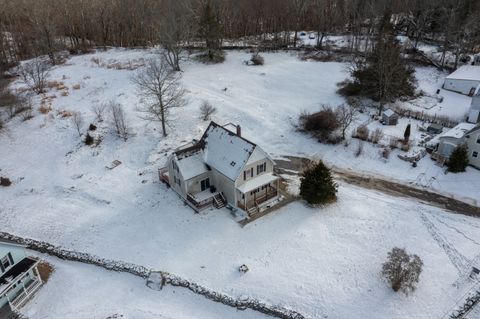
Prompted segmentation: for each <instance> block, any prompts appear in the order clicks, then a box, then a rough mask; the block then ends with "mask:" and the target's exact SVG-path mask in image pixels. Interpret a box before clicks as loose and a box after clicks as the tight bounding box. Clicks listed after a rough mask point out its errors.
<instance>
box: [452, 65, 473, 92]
mask: <svg viewBox="0 0 480 319" xmlns="http://www.w3.org/2000/svg"><path fill="white" fill-rule="evenodd" d="M478 85H480V66H478V65H464V66H461V67H459V68H458V69H457V70H456V71H455V72H453V73H452V74H450V75H449V76H447V77H446V78H445V82H444V83H443V88H444V89H445V90H450V91H454V92H458V93H461V94H467V95H473V93H474V92H475V89H476V88H477V87H478Z"/></svg>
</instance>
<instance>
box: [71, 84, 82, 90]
mask: <svg viewBox="0 0 480 319" xmlns="http://www.w3.org/2000/svg"><path fill="white" fill-rule="evenodd" d="M72 89H74V90H80V84H79V83H77V84H75V85H74V86H72Z"/></svg>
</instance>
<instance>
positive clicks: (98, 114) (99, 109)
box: [92, 103, 107, 122]
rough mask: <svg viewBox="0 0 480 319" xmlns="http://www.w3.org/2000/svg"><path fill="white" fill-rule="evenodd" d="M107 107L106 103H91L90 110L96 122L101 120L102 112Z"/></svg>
mask: <svg viewBox="0 0 480 319" xmlns="http://www.w3.org/2000/svg"><path fill="white" fill-rule="evenodd" d="M106 108H107V104H106V103H101V104H94V105H92V112H93V113H94V114H95V118H96V120H97V121H98V122H103V114H104V113H105V109H106Z"/></svg>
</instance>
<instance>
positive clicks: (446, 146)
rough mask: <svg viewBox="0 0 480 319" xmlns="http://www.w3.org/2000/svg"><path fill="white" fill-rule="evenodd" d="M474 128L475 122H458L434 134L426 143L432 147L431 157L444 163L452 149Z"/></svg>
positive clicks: (463, 140)
mask: <svg viewBox="0 0 480 319" xmlns="http://www.w3.org/2000/svg"><path fill="white" fill-rule="evenodd" d="M474 128H475V124H471V123H460V124H458V125H457V126H455V127H454V128H452V129H450V130H448V131H447V132H445V133H442V134H440V135H438V136H436V137H435V138H434V139H432V140H431V141H430V142H429V143H428V144H429V145H431V146H432V148H433V152H432V158H433V159H434V160H436V161H438V162H439V163H441V164H442V165H443V164H445V163H446V162H447V161H448V159H449V158H450V155H452V152H453V150H455V148H457V146H459V145H461V144H464V143H465V142H466V141H465V136H466V135H467V134H468V133H469V132H470V131H471V130H472V129H474Z"/></svg>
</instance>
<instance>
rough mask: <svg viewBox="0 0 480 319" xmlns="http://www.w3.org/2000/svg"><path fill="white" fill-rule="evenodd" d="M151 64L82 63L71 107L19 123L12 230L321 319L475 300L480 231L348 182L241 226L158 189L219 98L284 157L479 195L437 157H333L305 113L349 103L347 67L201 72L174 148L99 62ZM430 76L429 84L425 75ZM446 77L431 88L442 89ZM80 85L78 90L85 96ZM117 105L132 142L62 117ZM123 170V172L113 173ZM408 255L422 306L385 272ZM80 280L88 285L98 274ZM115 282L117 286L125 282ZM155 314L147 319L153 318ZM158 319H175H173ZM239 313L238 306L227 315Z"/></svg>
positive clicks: (195, 75) (58, 102) (64, 77)
mask: <svg viewBox="0 0 480 319" xmlns="http://www.w3.org/2000/svg"><path fill="white" fill-rule="evenodd" d="M148 55H149V53H148V52H146V51H142V50H113V51H109V52H104V53H96V54H92V55H84V56H77V57H73V58H71V59H70V60H68V61H67V64H66V65H63V66H58V67H56V68H55V69H54V70H53V71H52V73H51V79H52V80H57V81H63V82H65V84H66V85H67V86H68V87H69V88H70V89H69V95H68V96H62V95H61V94H60V93H59V92H56V91H55V90H52V91H51V92H50V93H49V94H48V95H52V94H55V95H56V97H55V98H54V99H53V100H52V101H53V102H52V111H50V112H49V113H48V114H46V115H44V114H39V113H38V112H35V117H34V118H33V119H31V120H29V121H27V122H20V120H18V119H17V120H14V122H12V123H9V124H7V131H6V132H5V133H3V134H2V135H0V155H1V156H0V168H1V171H0V173H1V174H2V175H8V176H9V177H10V178H11V179H12V181H13V183H14V184H13V185H12V186H10V187H8V188H2V189H1V190H0V225H1V227H0V228H1V230H2V231H7V232H11V233H14V234H16V235H19V236H25V237H31V238H35V239H39V240H45V241H49V242H51V243H53V244H57V245H62V246H64V247H65V248H68V249H75V250H79V251H84V252H89V253H93V254H97V255H100V256H102V257H105V258H111V259H119V260H123V261H129V262H133V263H136V264H140V265H143V266H146V267H151V268H152V269H157V270H165V271H170V272H172V273H175V274H178V275H181V276H183V277H185V278H189V279H192V280H194V281H196V282H198V283H199V284H202V285H204V286H206V287H210V288H213V289H216V290H219V291H222V292H225V293H227V294H230V295H232V296H235V297H238V296H241V295H249V296H254V297H257V298H259V299H261V300H264V301H267V302H269V303H272V304H276V303H279V304H283V305H287V306H290V307H292V308H294V309H295V310H297V311H300V312H302V313H304V314H306V315H307V316H308V317H309V318H326V317H327V316H328V318H419V319H423V318H438V317H441V315H443V314H444V312H445V311H447V310H448V309H449V308H450V307H451V306H453V304H454V303H455V300H456V299H457V298H458V297H459V296H460V295H461V294H462V293H463V291H464V290H465V289H467V287H468V283H463V284H462V285H461V286H460V288H459V289H457V288H455V287H453V286H452V284H453V283H454V282H456V281H457V280H458V278H459V276H463V275H464V274H465V273H468V271H469V266H468V265H469V263H470V262H471V261H472V260H473V259H474V258H475V256H477V255H478V254H480V231H479V229H480V220H477V219H473V218H468V217H465V216H462V215H452V214H451V213H446V212H444V211H442V210H440V209H437V208H433V207H430V206H426V205H423V204H420V203H417V202H414V201H411V200H406V199H398V198H393V197H390V196H386V195H384V194H381V193H377V192H373V191H369V190H364V189H361V188H357V187H352V186H349V185H345V184H341V186H340V191H339V202H338V203H336V204H334V205H332V206H330V207H328V208H325V209H311V208H308V207H306V206H304V205H303V204H301V203H293V204H290V205H288V206H286V207H283V208H282V209H280V210H279V211H277V212H276V213H275V214H272V215H270V216H267V217H265V218H262V219H260V220H258V221H256V222H254V223H252V224H249V225H247V226H246V227H244V228H240V227H239V226H238V224H236V223H235V222H234V221H233V218H232V217H231V216H230V215H229V213H228V211H227V210H225V209H223V210H212V211H207V212H205V213H203V214H200V215H196V214H194V213H193V211H192V210H191V209H189V208H188V207H186V206H184V205H183V203H182V202H181V201H180V200H179V199H178V197H177V196H176V195H175V194H174V193H173V191H171V190H169V189H167V188H166V187H165V186H164V185H163V184H161V183H159V182H158V175H157V169H158V168H159V167H161V166H162V165H163V164H164V163H165V160H166V155H168V153H169V151H171V150H172V149H173V148H175V147H176V146H178V145H179V144H182V143H184V142H186V141H189V140H191V139H192V138H198V137H200V135H201V133H202V132H203V129H205V127H206V126H207V124H208V123H207V122H202V121H201V120H199V116H200V114H199V113H200V112H199V106H200V104H201V102H202V101H203V100H204V99H207V100H209V101H210V102H211V103H212V104H213V105H215V106H216V107H217V108H218V113H217V114H215V115H214V118H213V119H214V120H215V121H217V122H219V123H222V124H223V123H227V122H233V123H238V124H240V125H241V126H242V132H243V135H244V136H245V137H247V138H250V139H252V140H253V141H254V142H256V143H258V144H259V145H261V146H262V148H264V149H265V150H266V151H268V152H270V153H271V154H272V155H273V156H274V157H282V156H284V155H303V156H314V157H320V158H323V159H324V160H326V161H327V162H329V163H330V164H334V165H336V166H338V167H342V168H352V169H355V170H357V171H358V170H361V171H366V172H370V173H374V174H377V175H384V176H388V178H394V179H398V180H400V181H403V182H406V183H417V184H422V183H424V182H425V183H427V182H428V181H430V182H431V185H432V187H434V188H435V189H436V190H439V191H442V192H446V193H447V192H448V193H453V194H455V195H456V196H457V197H462V198H463V197H467V198H469V199H470V200H471V199H478V198H479V189H480V188H479V186H480V172H479V171H477V170H474V169H471V168H469V169H468V171H467V172H466V173H463V174H456V175H455V174H447V175H445V174H444V172H443V169H442V168H440V167H438V166H435V165H434V164H433V162H432V161H431V160H430V159H429V158H424V159H422V160H421V161H420V162H419V165H418V167H417V168H412V167H411V166H410V164H408V163H406V162H402V161H400V160H399V159H398V158H397V157H396V154H398V153H396V152H394V153H393V154H392V155H391V157H390V160H388V161H383V160H381V156H380V155H379V151H378V149H377V148H375V147H374V146H370V145H365V150H364V154H363V155H362V156H360V157H355V156H354V155H353V154H354V152H355V149H356V143H355V142H352V143H351V144H350V146H349V147H345V146H343V145H339V146H326V145H322V144H319V143H318V142H317V141H316V140H314V139H312V138H309V137H307V136H305V135H304V134H302V133H299V132H297V131H296V130H295V128H294V124H296V122H297V118H298V115H299V113H300V112H302V111H308V112H314V111H317V110H319V105H320V104H321V103H330V104H332V105H336V104H339V103H342V102H343V99H342V98H341V97H340V96H338V95H337V94H336V93H335V91H336V83H337V82H339V81H341V80H343V79H344V78H346V77H347V76H348V75H347V73H346V71H345V65H344V64H341V63H319V62H303V61H300V60H299V59H297V58H296V57H295V56H292V55H290V54H287V53H277V54H265V60H266V65H265V66H263V67H247V66H246V65H245V64H244V63H243V61H244V60H247V59H248V58H249V54H247V53H243V52H228V55H227V60H226V62H225V63H224V64H220V65H209V66H207V65H202V64H198V63H195V62H187V63H185V64H184V72H183V80H182V81H183V83H184V85H185V88H186V89H187V90H188V104H187V106H185V107H183V108H181V109H177V110H175V111H174V112H172V121H171V123H170V127H169V135H168V137H167V138H162V137H161V135H160V132H159V129H158V125H156V124H155V123H147V122H145V121H143V120H141V119H139V117H138V114H137V112H136V107H137V106H138V103H139V101H138V99H137V97H136V95H135V88H134V86H133V85H132V84H131V83H130V81H129V79H130V76H131V75H132V74H133V71H128V70H116V69H108V68H106V67H101V66H99V65H98V64H97V63H94V62H93V61H92V57H96V58H99V59H101V60H102V61H108V60H109V59H111V60H116V61H124V62H126V61H128V60H133V59H137V60H138V59H140V58H147V57H148ZM425 71H426V70H419V71H418V72H417V73H421V74H423V77H427V76H426V74H427V72H425ZM435 81H437V80H432V81H431V82H429V83H430V84H421V85H431V86H432V88H433V87H434V84H432V83H434V82H435ZM425 82H427V79H425ZM421 83H423V81H421ZM76 84H80V89H77V90H74V89H73V86H74V85H76ZM225 88H226V90H225ZM112 98H115V99H116V100H117V101H118V102H120V103H122V105H123V106H124V107H125V110H126V115H127V120H128V123H129V126H130V132H131V135H130V137H129V138H128V140H127V141H126V142H124V141H123V140H121V139H119V138H118V137H116V136H115V134H114V133H113V132H112V129H111V128H110V124H109V123H108V121H105V122H103V123H100V124H99V129H98V131H99V134H101V135H102V136H103V140H102V143H101V144H100V145H99V146H98V147H88V146H85V145H84V144H83V143H82V142H81V140H80V138H79V137H78V134H77V133H76V131H75V129H74V128H73V127H72V124H71V123H70V121H69V119H68V118H62V117H61V116H60V115H59V113H58V112H59V111H61V110H68V111H80V112H82V114H84V117H85V121H86V125H85V129H86V126H87V124H88V123H90V122H91V121H93V119H94V116H93V113H92V112H91V110H90V107H91V105H92V104H94V103H101V102H105V101H108V100H110V99H112ZM36 103H39V101H37V102H36ZM465 103H469V101H466V100H465ZM462 105H463V104H462ZM455 107H457V106H455ZM465 107H466V106H465ZM37 108H38V104H37V106H36V109H37ZM365 120H366V118H360V119H359V122H362V121H365ZM401 125H406V123H402V124H401ZM399 127H400V126H399ZM396 130H398V131H399V132H403V129H402V128H397V129H396ZM414 132H416V131H414ZM391 133H392V134H398V132H397V131H395V132H391ZM400 134H401V133H400ZM415 134H416V133H414V134H413V135H415ZM397 152H398V151H397ZM115 159H117V160H120V161H122V164H121V165H120V166H118V167H117V168H115V169H113V170H108V169H106V168H105V166H107V165H109V164H110V163H111V162H112V161H113V160H115ZM432 177H435V179H432ZM430 182H428V183H430ZM293 184H294V183H293ZM432 225H433V226H432ZM439 238H440V239H439ZM394 246H399V247H405V248H407V250H408V251H409V252H411V253H416V254H418V255H419V256H420V257H421V258H422V259H423V261H424V263H425V266H424V272H423V273H422V275H421V280H420V284H419V287H418V290H417V291H416V292H415V293H414V294H412V295H410V296H408V297H406V296H403V295H400V294H394V293H393V292H392V291H391V289H389V288H388V286H387V284H386V283H385V282H383V281H382V279H381V278H380V276H379V272H380V269H381V264H382V262H383V261H384V260H385V256H386V254H387V252H388V251H389V250H390V249H391V248H392V247H394ZM442 247H443V248H442ZM241 264H247V265H248V267H249V268H250V271H249V272H248V273H246V274H245V275H240V274H239V272H238V270H237V269H238V267H239V266H240V265H241ZM59 267H60V270H59V273H60V275H59V276H62V273H63V274H67V275H68V272H69V271H71V270H69V269H70V268H69V266H68V265H64V266H63V265H60V266H59ZM82 272H84V273H83V274H85V276H87V275H88V274H89V273H90V271H89V269H88V268H87V267H85V269H84V270H82ZM79 276H83V275H82V274H80V275H79ZM91 276H92V277H94V278H95V276H97V275H95V274H93V273H92V275H91ZM106 276H107V277H108V280H110V281H115V279H114V277H115V276H120V275H116V274H114V275H106ZM109 276H113V277H109ZM102 277H103V276H102ZM124 278H126V279H125V282H126V283H125V284H124V283H123V281H122V283H119V285H121V287H126V286H128V285H130V284H129V283H128V282H129V281H130V279H129V277H128V276H125V277H124ZM52 282H53V283H55V277H53V278H52ZM60 284H61V282H60V280H59V282H58V283H57V285H60ZM52 285H53V284H52ZM131 285H132V287H136V288H133V289H134V291H135V289H143V286H142V283H138V284H137V283H131ZM137 285H138V286H137ZM44 289H45V291H47V289H49V288H47V287H45V288H44ZM106 293H107V292H106V290H104V291H102V292H99V295H100V296H101V294H106ZM119 293H120V294H122V293H123V291H122V292H119ZM149 293H153V294H155V293H156V292H153V291H152V292H150V291H149ZM42 294H44V295H42ZM46 294H47V293H41V294H39V297H38V298H36V299H35V300H36V302H38V309H35V306H31V307H30V306H29V308H27V309H28V311H39V313H41V312H40V310H39V308H40V304H41V303H45V302H46V301H42V300H46V298H47V296H48V295H46ZM139 295H142V296H143V294H141V293H139ZM42 298H44V299H42ZM89 298H91V297H89ZM116 298H118V299H116ZM121 298H122V297H120V296H116V297H115V296H111V299H108V301H109V304H111V305H112V306H111V308H108V309H105V311H107V310H108V311H109V312H110V311H117V310H116V308H114V305H117V306H118V303H117V302H120V304H121V302H122V299H121ZM132 298H133V297H132ZM185 298H187V297H185ZM188 298H190V297H188ZM147 299H148V300H147V301H145V307H146V308H150V307H152V309H153V307H154V306H153V301H152V300H156V299H155V298H154V297H148V298H147ZM49 302H51V301H49ZM177 302H181V300H180V301H177ZM52 307H57V308H54V309H53V308H52V311H57V313H60V312H61V311H62V309H65V311H67V310H68V311H74V310H75V309H74V308H72V306H69V305H64V306H62V305H61V304H58V305H52ZM62 307H64V308H62ZM202 307H203V306H202ZM55 309H56V310H55ZM372 309H375V311H374V312H373V311H372ZM127 311H128V309H127ZM132 311H135V309H133V308H132ZM152 311H153V313H154V314H152V315H151V316H150V317H147V318H155V316H156V315H157V314H156V312H155V311H154V310H152ZM205 311H210V309H208V310H205ZM212 311H213V310H212ZM219 311H221V310H219ZM160 315H164V316H166V317H167V318H168V313H167V314H166V315H165V314H164V313H160ZM132 316H133V315H132ZM233 316H234V310H232V314H231V316H230V315H229V316H228V317H229V318H230V317H232V318H233ZM172 317H174V318H178V316H172ZM199 317H215V315H214V314H212V315H208V316H199ZM32 318H35V316H32ZM38 318H43V317H41V316H40V315H39V317H38ZM53 318H57V317H53ZM135 318H137V317H135Z"/></svg>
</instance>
